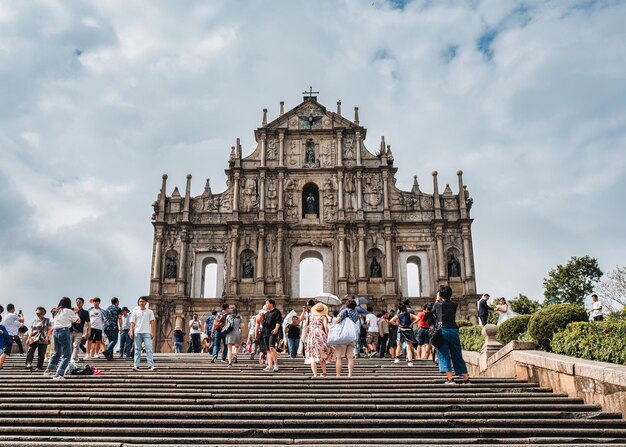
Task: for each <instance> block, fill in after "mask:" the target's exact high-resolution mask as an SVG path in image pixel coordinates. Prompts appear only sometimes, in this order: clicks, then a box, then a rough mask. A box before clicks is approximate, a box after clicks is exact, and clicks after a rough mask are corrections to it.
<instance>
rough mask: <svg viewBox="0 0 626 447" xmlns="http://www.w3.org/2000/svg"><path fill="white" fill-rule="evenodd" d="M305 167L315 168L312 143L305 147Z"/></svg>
mask: <svg viewBox="0 0 626 447" xmlns="http://www.w3.org/2000/svg"><path fill="white" fill-rule="evenodd" d="M305 155H306V166H307V167H313V166H315V150H314V149H313V143H312V142H310V143H307V145H306V153H305Z"/></svg>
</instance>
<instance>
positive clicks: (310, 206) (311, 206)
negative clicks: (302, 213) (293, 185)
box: [306, 192, 317, 214]
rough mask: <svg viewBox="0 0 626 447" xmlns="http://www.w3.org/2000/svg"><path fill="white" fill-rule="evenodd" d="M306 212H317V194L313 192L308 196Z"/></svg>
mask: <svg viewBox="0 0 626 447" xmlns="http://www.w3.org/2000/svg"><path fill="white" fill-rule="evenodd" d="M306 213H307V214H317V205H316V203H315V196H314V195H313V193H312V192H310V193H309V195H308V196H307V198H306Z"/></svg>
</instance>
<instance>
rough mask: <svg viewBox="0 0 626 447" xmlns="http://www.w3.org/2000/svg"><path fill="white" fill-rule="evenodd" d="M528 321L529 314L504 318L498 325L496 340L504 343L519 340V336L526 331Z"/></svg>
mask: <svg viewBox="0 0 626 447" xmlns="http://www.w3.org/2000/svg"><path fill="white" fill-rule="evenodd" d="M529 321H530V315H519V316H517V317H513V318H510V319H508V320H506V321H505V322H504V323H502V324H501V325H500V326H498V335H497V339H498V341H499V342H500V343H502V344H503V345H506V344H508V343H510V342H512V341H513V340H519V337H520V336H521V335H522V334H523V333H525V332H526V329H527V328H528V322H529Z"/></svg>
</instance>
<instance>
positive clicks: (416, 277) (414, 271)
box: [406, 258, 422, 297]
mask: <svg viewBox="0 0 626 447" xmlns="http://www.w3.org/2000/svg"><path fill="white" fill-rule="evenodd" d="M419 262H420V261H419V258H409V259H408V260H407V263H406V282H407V284H406V286H407V292H408V296H410V297H416V296H422V279H421V277H420V266H419Z"/></svg>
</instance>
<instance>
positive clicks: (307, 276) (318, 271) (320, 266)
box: [300, 252, 324, 298]
mask: <svg viewBox="0 0 626 447" xmlns="http://www.w3.org/2000/svg"><path fill="white" fill-rule="evenodd" d="M322 292H324V263H323V261H322V257H321V256H320V255H319V253H314V252H307V253H304V254H303V255H302V257H301V260H300V298H313V297H315V296H317V295H319V294H320V293H322Z"/></svg>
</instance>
